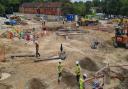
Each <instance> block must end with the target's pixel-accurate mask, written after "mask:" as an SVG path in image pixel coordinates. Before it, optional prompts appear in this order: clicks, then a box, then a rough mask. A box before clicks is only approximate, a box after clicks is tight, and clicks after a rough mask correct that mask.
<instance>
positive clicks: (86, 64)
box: [80, 57, 99, 71]
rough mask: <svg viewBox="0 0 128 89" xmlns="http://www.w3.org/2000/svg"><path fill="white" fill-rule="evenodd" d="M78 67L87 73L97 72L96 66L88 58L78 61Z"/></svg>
mask: <svg viewBox="0 0 128 89" xmlns="http://www.w3.org/2000/svg"><path fill="white" fill-rule="evenodd" d="M80 66H81V67H82V68H83V69H86V70H89V71H98V70H99V68H98V66H97V64H96V63H95V62H94V61H92V60H91V59H90V58H88V57H85V58H83V59H82V60H80Z"/></svg>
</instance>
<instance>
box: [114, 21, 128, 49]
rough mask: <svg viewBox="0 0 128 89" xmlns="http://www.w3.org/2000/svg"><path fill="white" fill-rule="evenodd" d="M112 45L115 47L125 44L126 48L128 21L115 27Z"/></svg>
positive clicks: (127, 45)
mask: <svg viewBox="0 0 128 89" xmlns="http://www.w3.org/2000/svg"><path fill="white" fill-rule="evenodd" d="M113 45H114V47H115V48H118V47H119V46H125V48H126V49H128V22H126V24H125V25H124V24H123V23H121V24H120V25H118V27H116V28H115V37H113Z"/></svg>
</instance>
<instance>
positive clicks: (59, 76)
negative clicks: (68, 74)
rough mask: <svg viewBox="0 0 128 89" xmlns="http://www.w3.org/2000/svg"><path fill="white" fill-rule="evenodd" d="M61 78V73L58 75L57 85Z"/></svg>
mask: <svg viewBox="0 0 128 89" xmlns="http://www.w3.org/2000/svg"><path fill="white" fill-rule="evenodd" d="M61 77H62V73H61V72H60V73H58V83H60V80H61Z"/></svg>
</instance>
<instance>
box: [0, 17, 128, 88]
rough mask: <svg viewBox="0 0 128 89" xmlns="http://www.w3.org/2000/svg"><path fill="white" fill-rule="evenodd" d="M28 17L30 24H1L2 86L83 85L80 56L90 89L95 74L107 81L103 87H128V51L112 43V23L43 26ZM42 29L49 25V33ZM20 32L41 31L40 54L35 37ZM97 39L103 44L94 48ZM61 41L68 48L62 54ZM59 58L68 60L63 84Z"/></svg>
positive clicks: (63, 75) (102, 82)
mask: <svg viewBox="0 0 128 89" xmlns="http://www.w3.org/2000/svg"><path fill="white" fill-rule="evenodd" d="M24 16H26V15H24ZM26 18H27V16H26ZM32 18H34V17H32ZM23 21H24V22H26V24H20V25H15V26H10V25H2V26H1V27H2V28H3V29H4V30H1V32H0V33H1V34H0V37H1V38H0V46H1V48H0V53H1V54H0V59H1V62H0V72H1V79H0V89H79V88H78V84H77V81H76V78H75V62H76V61H79V64H80V67H81V74H84V73H86V74H87V80H86V81H85V82H87V85H88V88H87V89H92V82H93V80H95V78H96V79H98V80H99V81H100V84H104V85H103V87H104V89H127V88H128V75H127V74H128V50H127V49H126V48H125V47H118V48H115V47H114V46H113V40H112V38H113V37H114V36H115V32H114V27H113V24H108V23H107V21H104V22H101V23H100V24H98V25H96V26H80V27H76V25H75V24H76V23H75V22H65V23H64V24H63V22H62V21H59V22H46V23H45V25H42V23H41V22H40V21H37V20H35V19H31V20H26V19H23ZM102 23H103V24H102ZM33 28H34V29H35V30H34V31H33ZM42 28H46V29H47V30H46V32H45V31H42V30H41V29H42ZM21 31H27V32H28V33H30V34H33V33H34V34H35V35H36V36H37V40H38V44H39V53H40V55H41V56H40V57H39V58H36V57H35V44H34V43H33V41H32V40H27V41H26V40H25V39H22V38H19V36H17V35H16V34H18V33H17V32H21ZM9 32H12V33H15V36H11V35H9ZM95 42H98V44H96V45H95V47H93V45H94V43H95ZM61 44H62V45H61ZM61 46H62V47H63V51H64V52H65V53H64V54H62V56H60V53H61V51H60V47H61ZM60 59H63V60H62V65H63V71H62V80H61V82H60V84H58V82H57V64H58V62H59V60H60ZM106 68H109V70H106ZM106 75H107V78H106Z"/></svg>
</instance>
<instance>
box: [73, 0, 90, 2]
mask: <svg viewBox="0 0 128 89" xmlns="http://www.w3.org/2000/svg"><path fill="white" fill-rule="evenodd" d="M71 1H72V2H76V1H77V2H79V1H83V2H86V1H91V0H71Z"/></svg>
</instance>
